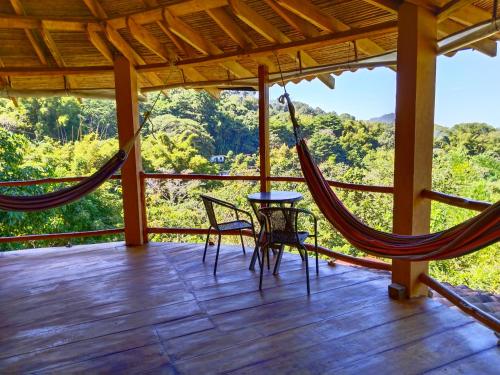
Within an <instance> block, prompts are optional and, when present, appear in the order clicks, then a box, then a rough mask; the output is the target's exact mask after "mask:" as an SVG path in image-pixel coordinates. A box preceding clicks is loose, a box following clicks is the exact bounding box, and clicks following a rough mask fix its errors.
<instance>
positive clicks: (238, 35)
mask: <svg viewBox="0 0 500 375" xmlns="http://www.w3.org/2000/svg"><path fill="white" fill-rule="evenodd" d="M207 13H208V15H209V16H210V17H211V18H212V19H213V20H214V21H215V23H216V24H217V25H218V26H219V27H220V28H221V30H222V31H224V32H225V33H226V34H227V35H228V36H229V37H230V38H231V39H232V40H233V41H234V42H235V43H237V44H238V45H239V46H240V47H241V48H242V49H250V48H257V44H256V43H255V42H254V41H253V40H252V38H250V36H249V35H248V34H247V33H246V32H245V31H244V30H242V29H241V27H240V26H239V25H238V24H237V23H236V22H234V20H233V19H232V18H231V16H230V15H229V14H228V13H227V11H226V10H225V9H224V8H213V9H209V10H207ZM254 60H256V61H257V63H258V64H260V65H267V66H268V67H269V68H271V69H273V70H276V69H277V66H276V62H275V61H274V60H273V59H272V58H270V57H262V56H258V57H256V58H255V59H254Z"/></svg>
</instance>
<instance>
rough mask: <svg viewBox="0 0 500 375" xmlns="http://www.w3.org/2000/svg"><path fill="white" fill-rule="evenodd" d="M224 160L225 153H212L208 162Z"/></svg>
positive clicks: (221, 161) (222, 161)
mask: <svg viewBox="0 0 500 375" xmlns="http://www.w3.org/2000/svg"><path fill="white" fill-rule="evenodd" d="M225 160H226V156H225V155H213V156H210V162H211V163H224V161H225Z"/></svg>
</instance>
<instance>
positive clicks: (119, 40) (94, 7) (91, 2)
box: [83, 0, 163, 85]
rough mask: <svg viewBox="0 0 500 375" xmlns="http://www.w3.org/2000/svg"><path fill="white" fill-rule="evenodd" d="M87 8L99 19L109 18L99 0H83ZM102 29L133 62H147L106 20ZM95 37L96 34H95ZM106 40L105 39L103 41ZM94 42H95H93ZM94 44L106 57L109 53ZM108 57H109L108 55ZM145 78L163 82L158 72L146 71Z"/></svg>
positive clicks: (153, 83)
mask: <svg viewBox="0 0 500 375" xmlns="http://www.w3.org/2000/svg"><path fill="white" fill-rule="evenodd" d="M83 1H84V3H85V5H86V6H87V8H88V9H89V10H90V12H91V13H92V15H93V16H94V17H95V18H97V19H98V20H105V19H107V17H108V16H107V14H106V11H105V10H104V8H103V7H102V6H101V4H100V3H99V2H97V1H96V0H83ZM89 28H90V29H93V28H92V27H91V26H90V25H88V26H87V30H89ZM94 28H95V29H97V30H99V29H100V28H101V26H100V25H98V26H97V27H94ZM102 31H103V32H104V34H105V35H106V38H107V39H108V40H109V41H110V42H111V44H113V46H114V47H115V48H116V49H117V50H118V51H120V52H121V53H122V54H123V55H124V56H125V57H127V59H128V60H129V61H130V62H132V64H137V65H139V64H141V65H144V64H146V61H145V60H144V59H143V58H142V57H141V56H140V55H139V54H138V53H137V52H136V51H135V50H134V49H133V48H132V47H131V46H130V45H129V44H128V43H127V41H126V40H125V39H123V37H122V36H121V35H120V33H119V32H118V31H116V30H115V29H114V28H113V27H112V26H111V25H110V24H109V23H107V22H105V26H102ZM94 38H95V35H94ZM89 39H90V41H91V42H92V39H91V36H90V35H89ZM94 41H95V39H94ZM103 42H104V41H103ZM93 44H94V43H93ZM94 46H95V47H96V48H97V49H98V50H99V51H100V52H101V53H102V54H103V56H104V57H106V55H108V53H107V52H106V51H101V49H100V48H98V46H96V45H95V44H94ZM106 58H108V57H106ZM145 78H146V79H147V80H148V81H149V82H150V83H151V84H152V85H161V84H163V81H162V79H161V78H160V77H158V75H157V74H156V73H146V74H145Z"/></svg>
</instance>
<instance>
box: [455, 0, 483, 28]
mask: <svg viewBox="0 0 500 375" xmlns="http://www.w3.org/2000/svg"><path fill="white" fill-rule="evenodd" d="M449 18H451V19H452V20H453V21H456V22H458V23H460V24H462V25H465V26H472V25H477V24H479V23H481V22H484V21H487V20H489V19H491V13H489V12H487V11H485V10H484V9H481V8H479V7H477V6H474V5H469V6H468V7H464V8H460V9H458V10H455V11H454V12H453V13H452V14H450V16H449Z"/></svg>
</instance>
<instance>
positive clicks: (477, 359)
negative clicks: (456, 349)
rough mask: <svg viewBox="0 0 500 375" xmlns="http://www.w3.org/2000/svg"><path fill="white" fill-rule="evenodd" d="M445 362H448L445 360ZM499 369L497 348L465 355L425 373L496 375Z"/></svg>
mask: <svg viewBox="0 0 500 375" xmlns="http://www.w3.org/2000/svg"><path fill="white" fill-rule="evenodd" d="M445 360H449V358H446V359H445ZM498 369H500V348H499V347H498V345H497V346H495V347H493V348H489V349H486V350H484V351H481V352H477V353H474V354H471V355H467V356H465V357H463V358H460V359H457V360H455V361H451V362H448V363H446V364H444V365H442V366H440V367H437V368H435V369H433V370H430V371H428V372H426V374H428V375H445V374H483V375H490V374H491V375H497V374H498V372H499V370H498Z"/></svg>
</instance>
